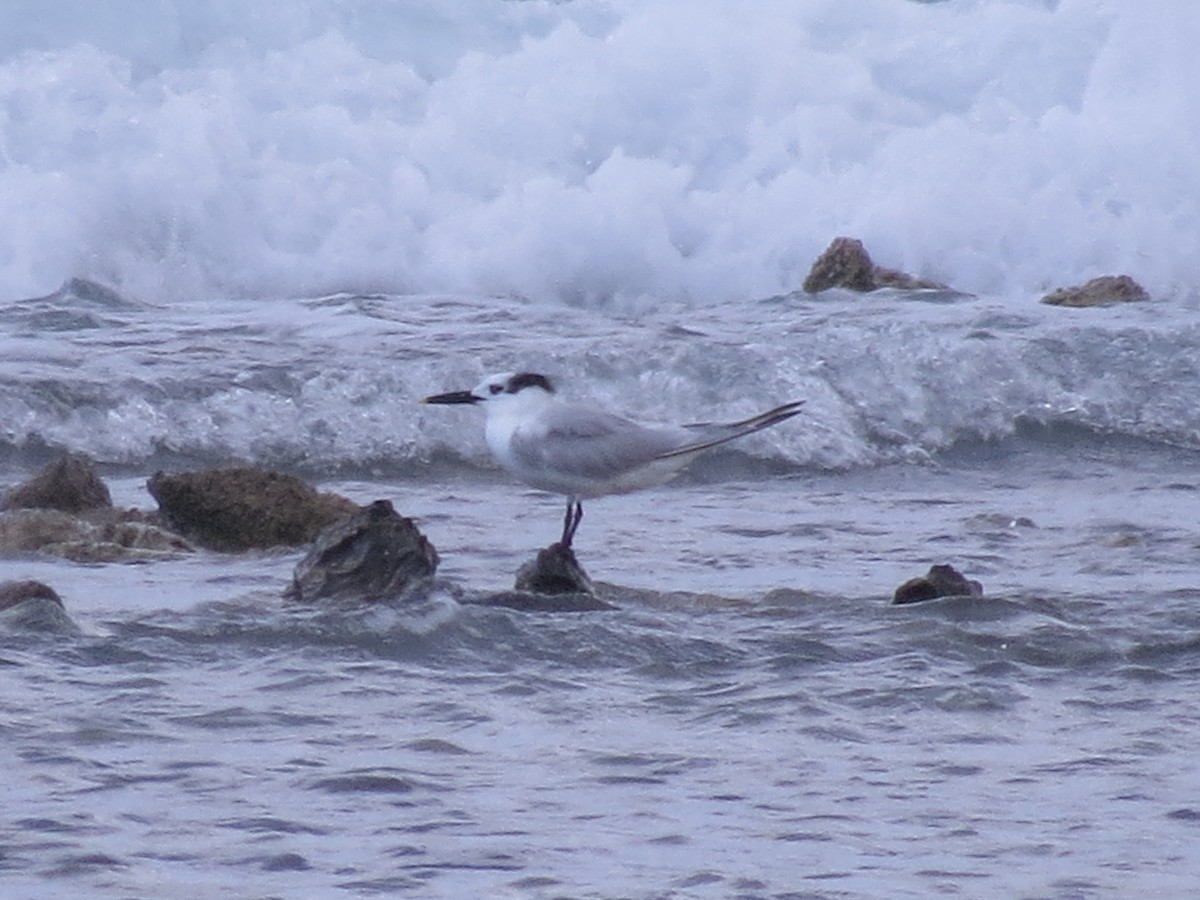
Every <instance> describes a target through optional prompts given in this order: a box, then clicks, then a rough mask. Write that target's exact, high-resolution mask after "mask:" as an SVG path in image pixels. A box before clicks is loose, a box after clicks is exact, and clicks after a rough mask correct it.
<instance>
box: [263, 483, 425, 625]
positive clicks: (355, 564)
mask: <svg viewBox="0 0 1200 900" xmlns="http://www.w3.org/2000/svg"><path fill="white" fill-rule="evenodd" d="M437 566H438V555H437V550H435V549H434V547H433V544H431V543H429V541H428V540H427V539H426V538H425V536H424V535H423V534H421V532H420V530H419V529H418V528H417V526H416V525H415V524H413V521H412V519H406V518H404V517H403V516H401V515H399V514H398V513H397V512H396V510H395V509H394V508H393V507H392V504H391V503H390V502H388V501H387V500H376V501H375V502H374V503H372V504H370V505H369V506H367V507H365V508H363V509H360V510H359V511H358V512H356V513H354V514H353V515H351V516H349V517H348V518H345V519H342V520H341V521H339V522H335V523H334V524H333V525H330V526H328V527H327V528H326V529H325V530H323V531H322V532H321V533H320V535H318V537H317V539H316V541H315V542H314V543H313V546H312V548H311V549H310V550H309V551H308V553H307V554H306V555H305V557H304V559H302V560H300V562H299V563H298V564H297V565H296V571H295V573H294V574H293V576H292V584H291V586H290V587H289V588H288V589H287V590H286V591H285V592H284V596H285V597H286V598H287V599H289V600H299V601H302V602H305V603H312V602H315V601H319V600H334V601H346V600H353V601H372V600H386V599H388V598H391V597H397V596H399V595H401V594H403V593H404V592H405V591H407V590H409V589H410V588H411V587H412V586H413V585H414V584H415V583H417V582H419V581H421V580H422V579H426V578H432V577H433V575H434V573H435V572H437Z"/></svg>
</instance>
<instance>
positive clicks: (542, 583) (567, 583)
mask: <svg viewBox="0 0 1200 900" xmlns="http://www.w3.org/2000/svg"><path fill="white" fill-rule="evenodd" d="M515 588H516V590H518V591H530V592H532V593H534V594H592V595H594V594H595V593H596V588H595V587H594V586H593V585H592V580H591V579H590V578H588V575H587V572H585V571H584V570H583V566H581V565H580V564H579V560H578V559H576V558H575V551H573V550H572V549H571V548H570V547H564V546H563V545H562V544H558V543H555V544H551V545H550V546H549V547H546V548H544V549H542V550H539V551H538V555H537V557H536V558H535V559H532V560H530V561H529V562H527V563H525V565H523V566H521V568H520V569H519V570H518V571H517V581H516V585H515Z"/></svg>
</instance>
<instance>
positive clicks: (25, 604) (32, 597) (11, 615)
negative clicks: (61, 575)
mask: <svg viewBox="0 0 1200 900" xmlns="http://www.w3.org/2000/svg"><path fill="white" fill-rule="evenodd" d="M0 623H2V624H3V625H4V627H6V628H9V629H13V628H17V629H22V630H27V631H43V632H56V633H67V632H78V631H79V626H77V625H76V624H75V622H74V621H73V620H72V619H71V617H70V616H69V615H67V610H66V608H65V607H64V606H63V602H62V598H61V597H59V596H58V592H57V591H55V590H54V588H52V587H50V586H49V585H47V584H43V583H42V582H40V581H5V582H0Z"/></svg>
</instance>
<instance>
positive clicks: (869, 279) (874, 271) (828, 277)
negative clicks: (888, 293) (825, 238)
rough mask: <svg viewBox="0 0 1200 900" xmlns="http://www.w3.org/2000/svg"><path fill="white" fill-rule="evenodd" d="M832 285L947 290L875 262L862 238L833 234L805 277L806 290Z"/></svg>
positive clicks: (855, 288)
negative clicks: (828, 243) (833, 236)
mask: <svg viewBox="0 0 1200 900" xmlns="http://www.w3.org/2000/svg"><path fill="white" fill-rule="evenodd" d="M834 287H842V288H847V289H848V290H851V291H860V292H862V293H866V292H868V291H877V290H879V289H880V288H888V287H890V288H899V289H901V290H910V291H915V290H948V288H947V286H946V285H944V284H940V283H939V282H936V281H927V280H926V279H924V278H917V277H916V276H915V275H908V274H906V273H904V272H899V271H897V270H896V269H885V268H883V267H882V266H877V265H875V263H874V262H873V261H872V260H871V255H870V254H869V253H867V250H866V248H865V247H864V246H863V244H862V241H859V240H856V239H855V238H848V237H839V238H834V239H833V242H832V243H831V244H830V245H829V246H828V247H827V248H826V249H825V252H824V253H822V254H821V255H820V256H819V257H817V261H816V262H815V263H813V266H812V269H811V270H809V273H808V277H807V278H805V279H804V291H805V293H809V294H816V293H820V292H821V291H825V290H828V289H829V288H834Z"/></svg>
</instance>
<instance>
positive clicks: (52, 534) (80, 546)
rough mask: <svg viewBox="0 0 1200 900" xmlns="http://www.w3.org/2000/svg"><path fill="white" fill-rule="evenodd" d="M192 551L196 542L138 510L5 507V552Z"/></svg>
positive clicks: (87, 556) (133, 556) (131, 558)
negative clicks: (76, 512)
mask: <svg viewBox="0 0 1200 900" xmlns="http://www.w3.org/2000/svg"><path fill="white" fill-rule="evenodd" d="M191 552H193V547H192V546H191V544H189V543H188V542H187V541H186V540H184V539H183V538H182V537H181V536H180V535H178V534H175V533H174V532H170V531H166V530H165V529H162V528H159V527H158V526H156V525H153V524H151V523H149V522H144V521H141V513H138V512H136V511H124V512H122V511H117V510H93V511H92V512H90V513H83V514H79V515H74V514H72V513H67V512H63V511H62V510H58V509H13V510H8V511H6V512H0V557H2V556H14V555H22V554H29V553H44V554H48V555H50V556H59V557H62V558H63V559H69V560H71V561H72V562H82V563H97V562H141V561H145V560H151V559H167V558H171V557H175V556H178V555H179V554H180V553H191Z"/></svg>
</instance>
